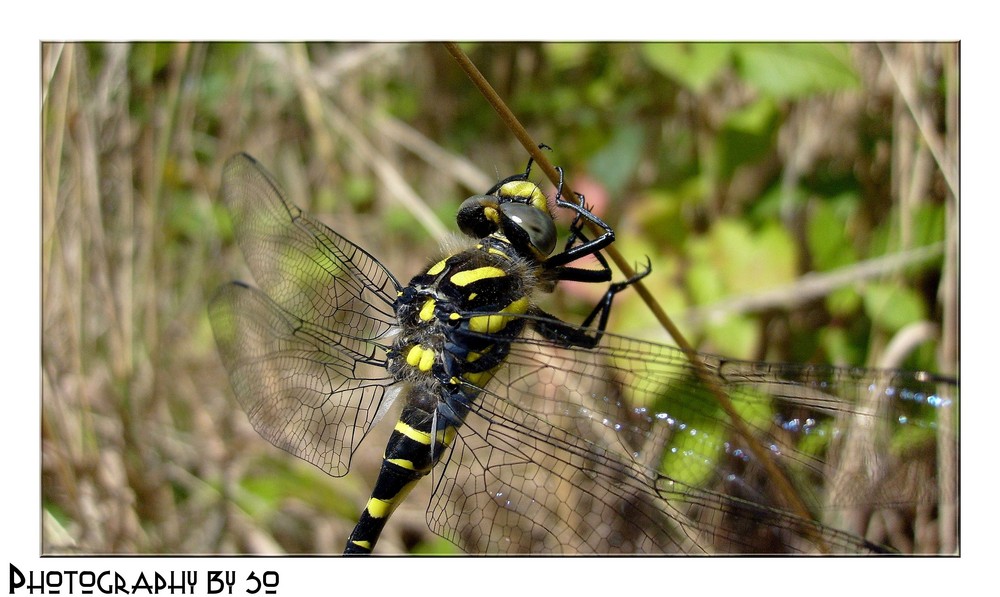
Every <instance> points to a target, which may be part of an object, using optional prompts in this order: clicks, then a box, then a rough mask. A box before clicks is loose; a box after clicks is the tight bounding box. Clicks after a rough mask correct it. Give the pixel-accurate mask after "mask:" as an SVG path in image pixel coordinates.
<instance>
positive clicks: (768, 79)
mask: <svg viewBox="0 0 1000 597" xmlns="http://www.w3.org/2000/svg"><path fill="white" fill-rule="evenodd" d="M734 48H735V52H736V56H737V60H736V63H737V68H738V70H739V72H740V75H741V76H742V77H743V79H744V80H746V81H747V82H748V83H750V84H752V85H754V86H755V87H756V88H757V89H759V90H760V91H762V92H763V93H766V94H769V95H771V96H773V97H776V98H781V99H789V98H797V97H804V96H807V95H811V94H814V93H823V92H828V91H840V90H845V89H855V88H857V87H858V85H859V79H858V75H857V73H855V72H854V67H853V66H852V64H851V57H850V52H849V50H848V47H847V46H846V45H845V44H826V43H823V44H820V43H759V44H740V45H737V46H734Z"/></svg>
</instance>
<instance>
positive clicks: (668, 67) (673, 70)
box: [642, 43, 732, 93]
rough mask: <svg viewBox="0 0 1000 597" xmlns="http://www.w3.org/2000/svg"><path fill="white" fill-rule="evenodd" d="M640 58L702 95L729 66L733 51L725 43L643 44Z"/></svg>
mask: <svg viewBox="0 0 1000 597" xmlns="http://www.w3.org/2000/svg"><path fill="white" fill-rule="evenodd" d="M642 56H643V57H644V58H645V59H646V61H647V62H649V64H650V65H651V66H652V67H653V68H654V69H656V70H658V71H659V72H660V73H661V74H663V75H665V76H667V77H670V78H671V79H673V80H675V81H677V82H678V83H680V84H681V85H683V86H685V87H687V88H688V89H690V90H692V91H694V92H695V93H702V92H703V91H705V89H707V88H708V86H709V84H710V83H711V82H712V80H713V79H715V77H716V76H717V75H718V74H719V73H720V72H721V71H722V69H723V68H725V67H726V65H728V64H729V61H730V58H731V56H732V48H731V46H730V44H725V43H657V44H643V46H642Z"/></svg>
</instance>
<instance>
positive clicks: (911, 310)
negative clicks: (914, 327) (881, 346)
mask: <svg viewBox="0 0 1000 597" xmlns="http://www.w3.org/2000/svg"><path fill="white" fill-rule="evenodd" d="M861 295H862V299H863V301H864V305H865V312H866V313H867V314H868V316H869V317H871V319H872V322H874V323H875V325H877V326H879V327H881V328H883V329H885V330H887V331H889V332H896V331H899V330H900V329H902V327H903V326H905V325H907V324H909V323H913V322H914V321H919V320H921V319H924V318H925V317H926V308H925V307H924V301H923V299H922V298H921V297H920V295H919V294H917V293H916V292H914V291H913V290H912V289H910V288H905V287H901V286H895V285H892V284H870V285H868V286H867V287H866V288H865V289H864V290H863V291H862V293H861Z"/></svg>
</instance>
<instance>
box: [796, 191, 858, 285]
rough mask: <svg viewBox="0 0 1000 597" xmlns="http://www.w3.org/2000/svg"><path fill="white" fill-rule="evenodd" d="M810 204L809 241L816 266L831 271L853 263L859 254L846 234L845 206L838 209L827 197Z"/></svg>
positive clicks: (807, 226) (807, 237)
mask: <svg viewBox="0 0 1000 597" xmlns="http://www.w3.org/2000/svg"><path fill="white" fill-rule="evenodd" d="M810 207H811V209H810V213H809V220H808V222H807V223H806V242H807V244H808V246H809V254H810V255H811V256H812V263H813V267H815V269H817V270H819V271H829V270H832V269H837V268H838V267H844V266H846V265H850V264H852V263H854V262H855V261H856V260H857V256H856V255H855V253H854V245H853V244H852V242H851V239H850V237H849V236H848V234H847V230H848V227H847V217H846V214H845V213H844V210H839V209H837V207H836V206H835V205H834V204H832V203H830V202H827V201H816V202H814V204H813V205H811V206H810Z"/></svg>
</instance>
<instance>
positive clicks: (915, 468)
mask: <svg viewBox="0 0 1000 597" xmlns="http://www.w3.org/2000/svg"><path fill="white" fill-rule="evenodd" d="M530 171H531V161H530V160H529V162H528V166H527V168H526V169H525V171H524V172H523V173H518V174H515V175H513V176H511V177H508V178H506V179H504V180H502V181H500V182H499V183H497V184H496V185H495V186H494V187H493V188H492V189H490V190H489V191H487V192H486V193H484V194H483V195H476V196H473V197H470V198H469V199H467V200H466V201H465V202H463V203H462V205H461V206H460V208H459V210H458V214H459V215H458V222H459V227H460V228H461V229H462V230H463V232H465V233H466V234H467V235H468V236H469V237H470V242H469V245H468V246H466V247H464V248H455V247H450V248H448V249H446V250H445V251H444V253H443V255H442V256H438V257H435V258H433V259H430V260H429V263H430V265H428V266H427V267H426V268H424V269H423V270H422V271H420V272H419V273H417V275H416V276H414V277H413V278H412V280H411V281H410V283H409V284H403V283H401V282H400V281H399V280H398V279H397V278H396V277H395V276H394V275H393V274H392V273H391V272H390V271H389V269H387V268H386V266H385V265H384V264H383V263H381V262H380V261H379V260H378V259H376V258H375V257H374V256H373V255H372V254H370V253H369V252H367V251H366V250H365V249H363V248H362V247H361V246H360V245H358V244H356V243H354V242H352V241H351V240H348V238H347V237H345V236H343V235H342V234H340V233H338V232H336V231H334V230H333V229H331V228H329V227H327V226H326V225H324V224H322V223H321V222H319V221H318V220H317V219H315V218H314V217H313V216H311V215H309V214H308V213H306V212H304V211H302V210H301V209H299V208H298V207H296V206H294V205H293V204H291V203H290V202H289V201H288V200H287V199H286V198H285V195H284V193H283V191H282V190H281V187H280V185H279V184H278V182H277V181H276V180H275V179H274V177H273V176H272V175H271V174H269V173H268V172H267V171H266V169H265V168H264V167H263V166H262V165H261V164H260V163H258V162H257V161H256V160H255V159H253V158H252V157H250V156H248V155H246V154H238V155H236V156H234V157H233V158H231V159H230V160H229V161H228V162H227V164H226V166H225V168H224V171H223V184H222V195H223V199H224V201H225V204H226V206H227V208H228V210H229V213H230V215H231V217H232V220H233V226H234V232H235V237H236V240H237V242H238V244H239V246H240V248H241V250H242V252H243V255H244V257H245V259H246V262H247V264H248V266H249V269H250V271H251V273H252V274H253V277H254V279H255V282H256V286H253V285H250V284H248V283H245V282H238V281H237V282H232V283H230V284H227V285H225V286H223V287H222V288H221V289H220V290H219V291H218V293H217V295H216V296H215V298H214V299H213V300H212V302H211V304H210V307H209V314H210V319H211V322H212V326H213V330H214V333H215V337H216V341H217V344H218V347H219V351H220V355H221V357H222V361H223V364H224V366H225V368H226V369H227V371H228V373H229V378H230V382H231V385H232V387H233V389H234V392H235V394H236V397H237V400H238V401H239V403H240V405H241V406H242V408H243V409H244V410H245V412H246V414H247V415H248V417H249V420H250V422H251V424H252V425H253V427H254V428H255V429H256V430H257V431H258V433H259V434H260V435H261V436H263V437H264V438H265V439H266V440H268V441H270V442H271V443H272V444H274V445H275V446H277V447H279V448H281V449H283V450H286V451H288V452H290V453H291V454H293V455H295V456H297V457H299V458H301V459H303V460H305V461H307V462H309V463H312V464H313V465H315V466H316V467H318V468H319V469H321V470H323V471H324V472H326V473H327V474H329V475H330V476H332V477H341V476H343V475H345V474H346V473H347V472H348V470H350V468H351V462H352V457H353V456H354V455H355V453H356V452H357V451H358V450H360V449H369V448H370V449H377V448H376V447H372V446H365V445H363V440H364V439H365V438H366V437H368V435H369V433H370V432H371V430H372V429H373V428H374V427H375V426H376V424H378V423H379V422H380V421H383V420H384V419H386V418H387V417H386V416H385V415H386V414H387V413H389V412H395V411H394V408H396V409H401V414H399V415H398V416H397V417H396V420H395V423H394V425H395V427H394V430H393V432H392V436H391V437H390V440H389V445H388V446H387V447H386V448H385V454H384V460H383V464H382V468H381V471H380V474H379V477H378V480H377V481H376V483H375V487H374V488H373V490H372V495H371V497H370V498H369V500H368V502H367V503H366V504H365V506H364V508H363V510H362V512H361V515H360V517H359V521H358V524H357V526H356V527H355V529H354V531H353V532H352V534H351V536H350V537H348V538H347V541H346V547H345V553H347V554H367V553H371V552H372V551H374V550H375V547H376V543H377V541H378V538H379V534H380V533H381V530H382V528H383V527H384V525H385V524H386V521H387V520H388V519H389V517H390V516H391V514H392V512H393V510H394V509H395V508H396V507H397V506H398V504H399V503H400V502H402V501H403V500H404V499H406V496H407V494H408V493H409V491H410V489H412V487H413V486H414V485H416V484H417V483H430V484H431V486H432V493H431V497H430V501H429V503H428V505H427V510H426V519H427V524H428V526H429V528H430V529H431V530H432V531H433V532H434V533H436V534H438V535H440V536H442V537H444V538H446V539H448V540H449V541H451V542H453V543H454V544H456V545H457V546H458V547H460V548H461V549H462V550H464V551H465V552H467V553H473V554H477V553H495V554H517V553H540V554H617V553H631V554H731V553H767V554H800V553H803V554H827V553H837V554H839V553H852V554H853V553H880V552H897V551H902V552H911V551H925V550H932V549H933V546H934V545H935V544H936V541H935V540H934V539H931V540H930V541H929V542H928V541H927V540H926V539H925V540H924V541H923V542H922V543H917V544H915V543H913V541H912V540H911V539H910V538H909V537H908V536H907V531H906V530H907V529H913V528H916V524H917V523H916V521H921V520H922V521H924V523H926V521H927V520H928V519H929V520H931V521H932V524H930V525H927V524H924V525H923V526H922V527H921V528H926V527H928V526H929V527H930V528H943V529H948V528H949V525H951V528H953V527H954V525H955V524H956V523H957V516H958V514H957V505H956V504H955V503H954V500H953V498H952V497H951V496H953V495H954V494H955V487H956V484H957V472H956V471H957V462H954V461H953V460H952V457H951V456H950V455H951V454H956V453H957V444H958V430H957V429H958V428H957V423H956V422H955V421H956V417H955V411H956V410H957V399H958V383H957V381H956V380H954V379H951V378H947V377H944V376H940V375H936V374H933V373H928V372H920V371H903V370H876V369H863V368H838V367H832V366H821V365H803V364H780V363H769V362H753V361H742V360H735V359H728V358H724V357H719V356H713V355H708V354H694V355H692V354H686V353H685V352H683V351H681V350H679V349H678V348H675V347H672V346H669V345H666V344H661V343H656V342H652V341H646V340H641V339H637V338H631V337H627V336H621V335H616V334H613V333H611V332H609V331H607V330H606V325H607V320H608V314H609V313H610V311H611V307H612V303H613V298H614V296H615V295H617V294H618V293H619V292H622V291H627V289H628V288H629V286H631V285H632V284H633V283H635V282H636V281H637V280H638V279H640V278H641V277H643V276H645V275H648V274H649V273H650V268H649V267H648V266H647V267H646V268H645V269H642V270H641V271H640V272H639V273H638V274H636V275H634V276H632V277H630V278H628V279H626V280H624V281H619V282H613V281H612V280H611V277H612V274H611V270H610V268H609V267H608V262H607V260H606V258H605V257H604V256H603V255H602V253H601V251H602V250H603V249H604V248H606V247H607V246H608V245H609V244H610V243H612V242H613V241H614V231H613V230H612V229H611V227H610V226H608V225H607V224H606V223H604V222H603V221H601V220H600V219H599V218H598V217H597V216H595V215H594V214H592V213H591V212H590V210H589V209H588V208H587V206H586V203H585V200H584V199H583V198H582V196H577V198H576V200H573V201H571V200H566V199H564V198H562V197H561V185H560V188H559V189H558V190H557V192H556V197H555V199H554V200H553V201H552V202H549V201H548V199H547V198H546V197H545V196H544V195H543V194H542V193H541V191H540V190H539V189H538V187H537V186H535V185H534V184H533V183H531V182H530ZM553 204H554V205H555V207H556V208H557V209H562V210H567V211H569V212H570V213H571V214H572V216H573V223H572V224H571V225H570V226H569V232H568V235H567V239H566V241H565V243H564V245H563V247H562V250H561V251H559V252H556V251H555V249H556V247H557V244H558V243H557V234H556V230H555V226H554V220H553V218H552V214H551V209H552V208H551V205H553ZM590 224H594V225H595V226H596V229H597V230H599V231H601V232H600V233H598V234H594V233H592V232H589V231H587V230H585V226H587V225H590ZM586 256H591V257H593V258H594V260H596V262H597V264H598V268H597V269H593V268H583V267H575V266H573V265H572V264H573V263H574V262H575V261H577V260H579V259H580V258H582V257H586ZM565 280H575V281H582V282H587V283H593V284H607V285H608V286H607V291H606V292H605V294H604V295H603V297H602V298H601V299H600V301H599V302H598V304H597V305H596V306H595V307H594V309H593V310H592V311H591V313H590V314H589V316H588V317H587V318H586V319H585V320H584V321H583V322H582V323H581V324H579V325H577V324H574V323H570V322H568V321H564V320H562V319H559V318H557V317H555V316H553V315H551V314H549V313H546V312H545V311H543V310H542V309H541V308H539V307H538V306H537V305H536V303H535V298H534V297H535V296H536V295H537V294H538V293H545V292H551V291H553V290H554V289H555V287H556V286H557V285H558V283H559V282H561V281H565ZM399 405H402V406H399ZM389 418H390V419H391V418H392V417H389ZM386 424H390V423H386ZM886 520H892V521H896V522H895V524H885V523H884V522H880V521H886ZM900 527H902V528H903V529H904V530H903V531H900V530H899V529H900ZM943 532H948V531H947V530H945V531H943ZM928 545H930V546H931V547H927V546H928Z"/></svg>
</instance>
